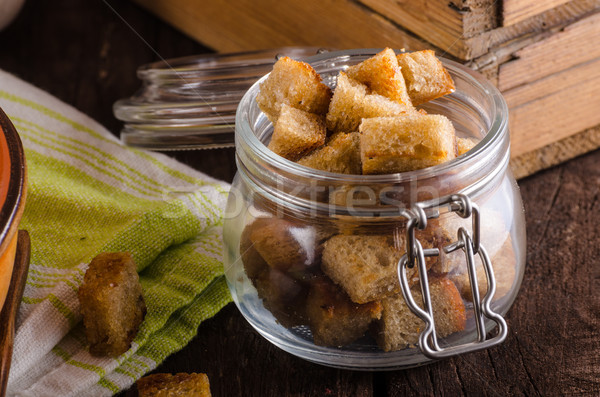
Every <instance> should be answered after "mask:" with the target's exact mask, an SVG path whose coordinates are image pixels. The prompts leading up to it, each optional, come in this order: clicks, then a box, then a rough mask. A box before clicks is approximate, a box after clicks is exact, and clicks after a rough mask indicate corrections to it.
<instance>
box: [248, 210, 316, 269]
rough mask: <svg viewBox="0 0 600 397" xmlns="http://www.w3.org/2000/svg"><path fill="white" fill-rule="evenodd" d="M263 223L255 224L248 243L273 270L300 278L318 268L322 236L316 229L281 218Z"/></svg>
mask: <svg viewBox="0 0 600 397" xmlns="http://www.w3.org/2000/svg"><path fill="white" fill-rule="evenodd" d="M259 219H260V218H259ZM263 219H265V220H264V221H261V222H260V223H259V224H258V225H254V224H252V231H251V232H250V235H249V239H250V241H251V242H252V244H253V245H252V247H253V248H254V249H255V250H256V251H257V252H258V253H259V254H260V256H261V257H262V258H263V259H264V260H265V262H266V263H267V264H268V265H269V266H270V267H272V268H274V269H278V270H281V271H285V272H289V273H291V274H293V275H301V274H302V273H303V272H306V271H309V270H311V268H312V267H315V266H316V265H318V260H319V254H320V252H321V244H320V238H321V236H320V235H319V234H318V233H317V230H316V228H314V227H312V226H303V225H297V224H294V223H292V222H290V221H287V220H285V219H280V218H263ZM255 223H256V222H255Z"/></svg>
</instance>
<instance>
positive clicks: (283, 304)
mask: <svg viewBox="0 0 600 397" xmlns="http://www.w3.org/2000/svg"><path fill="white" fill-rule="evenodd" d="M253 284H254V287H255V288H256V291H257V293H258V297H259V298H260V299H261V300H262V302H263V305H264V307H265V309H267V310H268V311H269V312H271V314H273V317H275V319H276V320H277V321H278V322H279V323H280V324H281V325H282V326H284V327H293V326H296V325H301V324H306V312H305V310H306V294H307V293H308V284H307V283H305V282H304V281H301V280H298V279H296V278H293V277H292V276H290V275H289V273H286V272H282V271H280V270H277V269H274V268H267V269H266V270H265V271H263V272H262V273H261V274H260V275H259V276H258V277H257V278H256V279H254V280H253Z"/></svg>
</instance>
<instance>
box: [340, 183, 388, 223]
mask: <svg viewBox="0 0 600 397" xmlns="http://www.w3.org/2000/svg"><path fill="white" fill-rule="evenodd" d="M379 195H380V191H379V189H378V187H376V186H364V185H359V186H352V185H342V186H340V187H338V188H336V189H335V190H333V191H331V192H330V193H329V204H332V205H339V206H342V207H349V208H351V209H354V208H355V207H360V206H372V205H378V204H379V203H380V200H379ZM351 227H353V226H351Z"/></svg>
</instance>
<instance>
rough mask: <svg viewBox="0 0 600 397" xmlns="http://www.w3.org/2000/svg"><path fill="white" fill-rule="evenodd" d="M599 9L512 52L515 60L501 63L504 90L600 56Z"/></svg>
mask: <svg viewBox="0 0 600 397" xmlns="http://www.w3.org/2000/svg"><path fill="white" fill-rule="evenodd" d="M598 37H600V12H598V13H596V14H593V15H590V16H589V17H586V18H584V19H582V20H580V21H578V22H576V23H574V24H572V25H569V26H568V27H566V28H564V30H562V31H560V32H557V33H556V34H553V35H551V36H549V37H545V38H544V37H542V38H541V40H537V42H536V43H534V44H532V45H529V46H527V47H524V48H522V49H521V50H519V51H516V52H515V53H514V54H513V58H514V60H512V61H509V62H506V63H503V64H501V65H500V70H499V73H498V88H499V89H500V90H501V91H506V90H508V89H511V88H514V87H517V86H519V85H522V84H526V83H529V82H532V81H535V80H538V79H541V78H544V77H547V76H550V75H552V74H555V73H558V72H561V71H563V70H565V69H569V68H571V67H573V66H576V65H578V64H581V63H584V62H587V61H592V60H595V59H598V58H600V46H598V45H597V40H598Z"/></svg>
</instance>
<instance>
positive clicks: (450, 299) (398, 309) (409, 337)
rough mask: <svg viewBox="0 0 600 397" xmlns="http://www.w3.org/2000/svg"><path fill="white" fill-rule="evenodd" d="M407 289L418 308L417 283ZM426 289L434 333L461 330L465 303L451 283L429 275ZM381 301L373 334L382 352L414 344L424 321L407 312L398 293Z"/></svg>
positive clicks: (463, 323)
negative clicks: (431, 311)
mask: <svg viewBox="0 0 600 397" xmlns="http://www.w3.org/2000/svg"><path fill="white" fill-rule="evenodd" d="M411 291H412V295H413V298H414V300H415V302H416V303H417V304H418V305H419V306H420V307H421V308H422V307H423V298H422V295H421V288H420V286H418V285H417V286H415V287H413V288H412V289H411ZM429 291H430V294H431V304H432V306H433V318H434V322H435V332H436V335H437V336H438V337H441V338H443V337H446V336H448V335H450V334H453V333H454V332H458V331H462V330H464V329H465V326H466V321H467V317H466V313H465V305H464V302H463V300H462V298H461V297H460V293H459V292H458V290H457V289H456V286H455V285H454V283H453V282H452V281H450V280H448V279H446V278H441V277H436V278H430V279H429ZM381 304H382V306H383V313H382V315H381V319H380V320H379V321H377V328H376V329H377V330H376V332H375V335H374V336H375V339H376V340H377V344H378V345H379V347H380V348H381V349H382V350H384V351H394V350H400V349H403V348H405V347H408V346H410V345H415V344H416V343H417V342H418V340H419V335H420V333H421V332H422V331H423V330H424V327H425V323H424V322H423V321H422V320H421V319H420V318H418V317H417V316H416V315H415V314H413V312H412V311H410V309H409V308H408V306H407V305H406V302H405V300H404V297H403V296H402V294H397V295H395V296H392V297H389V298H386V299H384V300H383V301H381Z"/></svg>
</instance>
